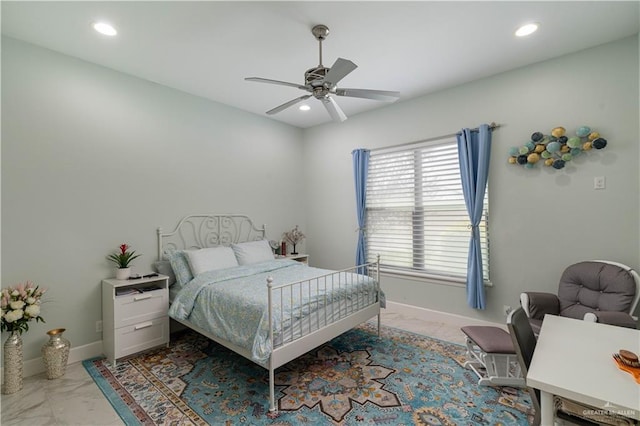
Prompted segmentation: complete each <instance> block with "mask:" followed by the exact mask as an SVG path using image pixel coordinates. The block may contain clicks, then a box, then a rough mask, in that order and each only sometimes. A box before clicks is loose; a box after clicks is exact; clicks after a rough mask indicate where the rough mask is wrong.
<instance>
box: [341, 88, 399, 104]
mask: <svg viewBox="0 0 640 426" xmlns="http://www.w3.org/2000/svg"><path fill="white" fill-rule="evenodd" d="M335 93H336V95H338V96H348V97H350V98H364V99H374V100H376V101H387V102H390V101H395V100H396V99H398V98H399V97H400V92H390V91H388V90H370V89H336V91H335Z"/></svg>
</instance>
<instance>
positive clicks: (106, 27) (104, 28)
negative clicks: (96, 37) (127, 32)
mask: <svg viewBox="0 0 640 426" xmlns="http://www.w3.org/2000/svg"><path fill="white" fill-rule="evenodd" d="M93 29H94V30H96V31H97V32H99V33H100V34H104V35H108V36H114V35H116V34H118V31H116V29H115V28H113V27H112V26H111V25H110V24H107V23H106V22H96V23H94V24H93Z"/></svg>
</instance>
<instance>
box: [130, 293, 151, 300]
mask: <svg viewBox="0 0 640 426" xmlns="http://www.w3.org/2000/svg"><path fill="white" fill-rule="evenodd" d="M152 297H153V295H151V294H145V295H144V296H136V297H134V298H133V301H134V302H138V301H140V300H147V299H151V298H152Z"/></svg>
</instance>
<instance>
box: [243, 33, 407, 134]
mask: <svg viewBox="0 0 640 426" xmlns="http://www.w3.org/2000/svg"><path fill="white" fill-rule="evenodd" d="M311 33H312V34H313V36H314V37H315V38H316V40H318V45H319V61H318V66H316V67H313V68H309V69H308V70H307V71H306V72H305V73H304V84H296V83H289V82H286V81H279V80H271V79H268V78H261V77H247V78H245V80H247V81H255V82H258V83H269V84H277V85H281V86H289V87H295V88H297V89H301V90H305V91H307V92H309V93H310V94H309V95H303V96H300V97H299V98H296V99H293V100H290V101H288V102H285V103H284V104H282V105H279V106H277V107H275V108H273V109H271V110H269V111H267V114H268V115H272V114H277V113H279V112H281V111H283V110H285V109H287V108H289V107H291V106H293V105H296V104H297V103H299V102H302V101H304V100H306V99H309V98H310V97H311V96H313V97H314V98H316V99H318V100H320V101H321V102H322V104H323V105H324V107H325V109H326V110H327V112H328V113H329V115H330V116H331V118H332V119H333V121H336V122H342V121H344V120H346V119H347V116H346V114H345V113H344V112H343V111H342V109H341V108H340V106H339V105H338V103H337V102H336V101H335V100H334V99H333V96H332V95H336V96H345V97H351V98H362V99H373V100H376V101H386V102H393V101H395V100H397V99H398V98H399V97H400V93H399V92H392V91H387V90H371V89H345V88H338V87H337V84H338V83H339V82H340V81H341V80H342V79H343V78H345V77H346V76H347V75H348V74H349V73H351V72H352V71H353V70H355V69H356V68H357V67H358V66H357V65H356V64H354V63H353V62H351V61H350V60H348V59H343V58H338V59H337V60H336V61H335V62H334V63H333V65H332V66H331V68H327V67H325V66H324V65H323V64H322V41H323V40H325V39H326V38H327V36H328V35H329V28H328V27H327V26H326V25H316V26H314V27H313V28H312V29H311Z"/></svg>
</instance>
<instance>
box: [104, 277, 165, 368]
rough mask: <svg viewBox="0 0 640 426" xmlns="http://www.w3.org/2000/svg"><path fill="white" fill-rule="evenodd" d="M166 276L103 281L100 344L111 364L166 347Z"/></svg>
mask: <svg viewBox="0 0 640 426" xmlns="http://www.w3.org/2000/svg"><path fill="white" fill-rule="evenodd" d="M168 311H169V277H167V276H166V275H158V276H155V277H149V278H138V279H129V280H116V279H108V280H103V281H102V325H103V331H102V345H103V350H104V353H105V355H106V356H107V358H108V359H109V361H110V362H111V364H113V365H114V366H115V365H116V360H117V359H118V358H122V357H123V356H127V355H131V354H134V353H136V352H140V351H143V350H145V349H150V348H153V347H155V346H160V345H167V346H168V345H169V316H168V315H167V312H168Z"/></svg>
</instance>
